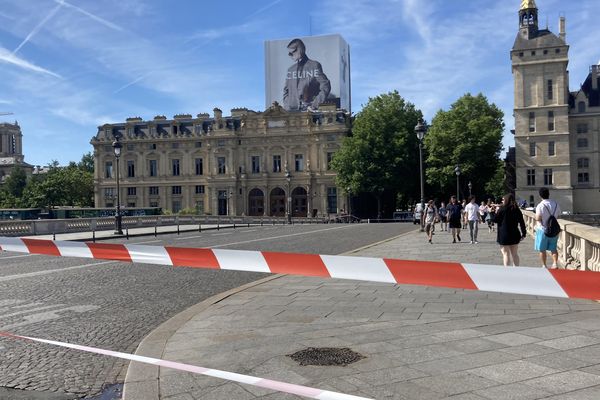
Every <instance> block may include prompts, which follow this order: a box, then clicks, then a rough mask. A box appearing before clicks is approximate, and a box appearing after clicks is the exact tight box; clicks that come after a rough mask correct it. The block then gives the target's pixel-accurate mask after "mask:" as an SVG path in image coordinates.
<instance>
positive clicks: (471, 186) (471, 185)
mask: <svg viewBox="0 0 600 400" xmlns="http://www.w3.org/2000/svg"><path fill="white" fill-rule="evenodd" d="M467 186H468V187H469V197H471V189H473V184H472V183H471V181H469V184H468V185H467Z"/></svg>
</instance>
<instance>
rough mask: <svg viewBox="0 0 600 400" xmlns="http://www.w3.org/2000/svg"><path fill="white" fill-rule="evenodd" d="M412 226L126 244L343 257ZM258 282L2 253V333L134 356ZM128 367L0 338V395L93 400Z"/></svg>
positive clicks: (279, 229)
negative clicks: (168, 327)
mask: <svg viewBox="0 0 600 400" xmlns="http://www.w3.org/2000/svg"><path fill="white" fill-rule="evenodd" d="M413 229H414V226H413V225H409V224H361V225H358V224H352V225H304V226H302V225H295V226H264V227H251V228H238V229H235V230H233V229H229V230H221V231H206V232H202V233H187V234H184V235H180V236H177V235H164V236H159V237H158V238H156V239H155V238H153V237H148V236H145V237H138V238H132V240H130V241H129V243H148V244H153V243H154V244H157V245H175V246H182V247H219V248H230V249H243V250H271V251H288V252H311V253H319V254H339V253H343V252H347V251H350V250H353V249H356V248H359V247H361V246H365V245H367V244H371V243H374V242H377V241H380V240H384V239H387V238H390V237H393V236H396V235H398V234H400V233H403V232H407V231H410V230H413ZM262 276H264V274H258V273H244V272H237V271H213V270H197V269H185V268H177V269H174V268H168V267H164V266H154V265H142V264H123V263H116V262H110V261H104V262H103V261H98V260H84V259H72V258H53V257H45V256H38V255H32V256H28V255H21V254H16V253H8V252H5V253H1V254H0V331H10V332H14V333H18V334H22V335H26V336H35V337H42V338H50V339H56V340H61V341H66V342H70V343H79V344H88V345H91V346H96V347H102V348H108V349H113V350H117V351H124V352H129V353H132V352H134V351H135V349H136V347H137V345H138V343H139V342H140V341H141V340H142V339H143V338H144V337H145V336H146V335H147V334H148V333H149V332H151V331H152V330H153V329H154V328H155V327H157V326H158V325H159V324H161V323H162V322H164V321H165V320H167V319H169V318H170V317H172V316H174V315H175V314H177V313H179V312H180V311H182V310H184V309H186V308H188V307H190V306H191V305H193V304H196V303H198V302H200V301H202V300H204V299H206V298H208V297H210V296H212V295H214V294H217V293H220V292H223V291H226V290H228V289H231V288H234V287H237V286H240V285H243V284H245V283H247V282H250V281H253V280H256V279H258V278H261V277H262ZM126 367H127V363H126V362H124V361H120V360H114V359H110V358H105V357H98V356H95V355H91V354H86V353H79V352H74V351H69V350H63V349H57V348H55V347H51V346H46V345H38V344H34V343H25V342H18V341H12V340H6V339H2V340H0V398H16V396H17V395H20V396H23V395H24V394H23V393H22V392H20V390H27V391H35V392H39V393H37V394H36V396H37V397H36V398H39V399H53V400H54V399H73V398H83V397H90V396H94V395H98V394H99V393H101V392H102V390H103V388H104V387H105V386H107V385H111V384H114V383H119V382H123V380H124V374H125V372H126ZM17 390H19V391H17ZM28 393H29V394H31V395H32V397H33V395H34V394H33V393H32V392H28ZM25 395H27V394H25ZM32 397H31V398H32ZM25 398H27V397H25Z"/></svg>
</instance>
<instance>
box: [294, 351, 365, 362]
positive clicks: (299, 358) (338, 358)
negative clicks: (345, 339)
mask: <svg viewBox="0 0 600 400" xmlns="http://www.w3.org/2000/svg"><path fill="white" fill-rule="evenodd" d="M288 357H291V358H292V360H294V361H296V362H297V363H298V364H300V365H338V366H340V365H341V366H346V365H348V364H352V363H353V362H356V361H358V360H361V359H363V358H365V356H363V355H362V354H358V353H357V352H355V351H352V350H350V349H349V348H347V347H341V348H336V347H309V348H308V349H304V350H300V351H297V352H295V353H294V354H288Z"/></svg>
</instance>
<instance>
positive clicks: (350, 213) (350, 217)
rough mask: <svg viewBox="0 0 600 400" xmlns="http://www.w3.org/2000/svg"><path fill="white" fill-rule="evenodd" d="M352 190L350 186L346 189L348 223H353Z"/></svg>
mask: <svg viewBox="0 0 600 400" xmlns="http://www.w3.org/2000/svg"><path fill="white" fill-rule="evenodd" d="M350 190H351V189H350V186H348V187H347V188H346V194H348V222H352V194H351V193H350Z"/></svg>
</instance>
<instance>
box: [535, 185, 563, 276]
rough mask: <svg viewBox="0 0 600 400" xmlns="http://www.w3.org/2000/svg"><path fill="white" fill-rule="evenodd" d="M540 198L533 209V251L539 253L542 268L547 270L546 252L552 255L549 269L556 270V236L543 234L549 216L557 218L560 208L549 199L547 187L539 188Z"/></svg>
mask: <svg viewBox="0 0 600 400" xmlns="http://www.w3.org/2000/svg"><path fill="white" fill-rule="evenodd" d="M539 193H540V197H541V198H542V201H540V202H539V204H538V205H537V207H536V208H535V219H536V220H537V225H536V227H535V247H534V248H535V250H536V251H539V252H540V260H541V262H542V267H544V268H548V267H547V264H546V258H547V257H546V252H547V251H549V252H550V253H551V254H552V261H553V262H552V266H551V267H550V268H551V269H556V268H558V251H557V249H556V246H557V244H558V236H559V235H556V236H555V237H549V236H547V235H546V234H545V233H544V232H545V230H546V227H547V225H548V220H549V219H550V216H551V215H554V217H556V218H558V216H559V215H560V213H561V211H560V206H559V205H558V203H557V202H556V201H555V200H551V199H550V191H549V190H548V188H547V187H543V188H540V191H539Z"/></svg>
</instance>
